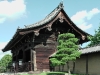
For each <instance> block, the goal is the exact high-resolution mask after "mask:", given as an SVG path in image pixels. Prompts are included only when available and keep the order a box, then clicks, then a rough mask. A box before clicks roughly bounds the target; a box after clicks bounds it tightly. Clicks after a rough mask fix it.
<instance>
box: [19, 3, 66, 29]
mask: <svg viewBox="0 0 100 75" xmlns="http://www.w3.org/2000/svg"><path fill="white" fill-rule="evenodd" d="M63 7H64V6H63V3H62V2H61V3H60V4H59V5H58V6H57V7H56V8H55V9H54V10H53V11H52V12H51V13H50V14H49V15H47V16H46V17H45V18H44V19H43V20H41V21H39V22H37V23H34V24H31V25H25V28H21V29H27V28H33V27H37V26H41V25H44V24H45V23H48V22H49V21H51V20H52V19H53V18H54V17H55V16H57V14H58V13H59V12H60V10H61V9H63Z"/></svg>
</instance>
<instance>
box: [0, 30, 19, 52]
mask: <svg viewBox="0 0 100 75" xmlns="http://www.w3.org/2000/svg"><path fill="white" fill-rule="evenodd" d="M19 37H20V35H19V31H18V30H17V31H16V32H15V34H14V36H13V37H12V39H11V40H10V41H9V42H8V44H7V45H6V46H5V47H4V48H3V49H2V51H3V52H5V51H9V50H10V49H11V46H12V45H13V43H14V41H16V40H17V39H18V38H19Z"/></svg>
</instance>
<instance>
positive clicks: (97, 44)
mask: <svg viewBox="0 0 100 75" xmlns="http://www.w3.org/2000/svg"><path fill="white" fill-rule="evenodd" d="M97 46H100V43H99V44H95V45H93V46H88V47H84V48H80V50H83V49H88V48H91V47H97Z"/></svg>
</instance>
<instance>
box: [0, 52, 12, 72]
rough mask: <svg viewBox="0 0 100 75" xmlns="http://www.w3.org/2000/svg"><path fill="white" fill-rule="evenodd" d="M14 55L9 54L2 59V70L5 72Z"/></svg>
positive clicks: (0, 68)
mask: <svg viewBox="0 0 100 75" xmlns="http://www.w3.org/2000/svg"><path fill="white" fill-rule="evenodd" d="M11 61H12V56H11V55H9V54H7V55H5V56H4V57H2V59H1V60H0V72H5V71H6V68H7V67H8V66H9V65H10V64H11Z"/></svg>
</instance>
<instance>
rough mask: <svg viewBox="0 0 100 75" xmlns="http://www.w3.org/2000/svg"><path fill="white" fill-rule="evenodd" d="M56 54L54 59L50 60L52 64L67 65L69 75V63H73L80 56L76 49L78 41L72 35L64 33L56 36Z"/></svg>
mask: <svg viewBox="0 0 100 75" xmlns="http://www.w3.org/2000/svg"><path fill="white" fill-rule="evenodd" d="M57 41H58V46H57V52H56V54H55V55H54V58H51V59H50V60H51V62H52V64H54V65H55V66H57V65H64V64H66V63H67V64H68V73H69V74H70V67H69V61H75V60H76V58H77V57H79V56H80V55H81V52H79V48H78V39H77V38H75V35H74V34H72V33H64V34H60V35H59V36H58V40H57Z"/></svg>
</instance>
